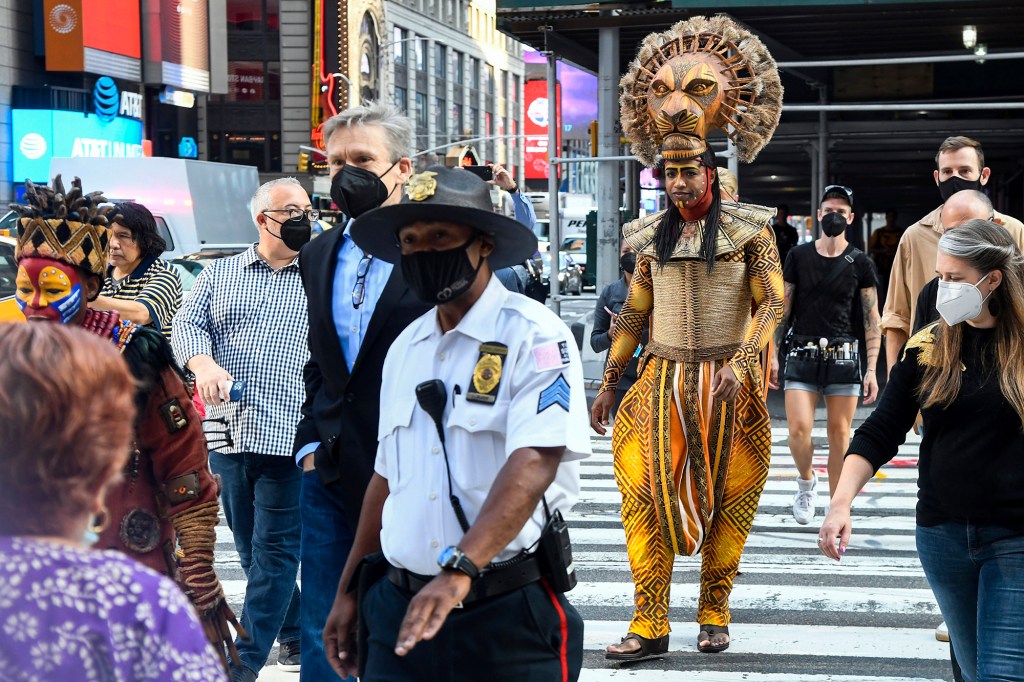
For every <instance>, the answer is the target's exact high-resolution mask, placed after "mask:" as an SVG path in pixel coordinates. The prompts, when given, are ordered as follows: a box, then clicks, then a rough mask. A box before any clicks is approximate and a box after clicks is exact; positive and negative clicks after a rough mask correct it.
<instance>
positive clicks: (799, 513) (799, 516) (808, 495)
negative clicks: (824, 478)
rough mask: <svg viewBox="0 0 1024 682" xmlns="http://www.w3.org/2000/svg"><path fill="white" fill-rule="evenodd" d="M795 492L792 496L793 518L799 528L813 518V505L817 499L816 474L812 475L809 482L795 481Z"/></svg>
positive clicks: (798, 479)
mask: <svg viewBox="0 0 1024 682" xmlns="http://www.w3.org/2000/svg"><path fill="white" fill-rule="evenodd" d="M796 485H797V491H796V495H794V496H793V518H794V519H796V522H797V523H799V524H800V525H801V526H806V525H807V524H808V523H809V522H810V520H811V519H813V518H814V503H815V502H816V501H817V499H818V491H817V490H816V488H817V487H818V474H817V473H813V474H812V477H811V479H810V480H809V481H805V480H804V479H802V478H797V479H796Z"/></svg>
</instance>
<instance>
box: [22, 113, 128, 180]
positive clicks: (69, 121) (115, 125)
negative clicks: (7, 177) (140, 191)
mask: <svg viewBox="0 0 1024 682" xmlns="http://www.w3.org/2000/svg"><path fill="white" fill-rule="evenodd" d="M11 132H12V136H11V143H12V144H11V146H12V148H13V149H12V155H13V157H14V174H13V178H14V180H15V181H16V182H24V181H25V179H26V178H27V179H29V180H32V181H33V182H42V183H45V182H49V181H50V159H52V158H54V157H61V158H62V157H106V156H119V157H132V156H142V155H143V152H142V121H137V120H134V119H130V118H124V117H122V116H116V117H114V118H113V120H111V121H109V122H104V121H103V120H101V119H100V117H99V116H97V115H96V114H91V113H90V114H81V113H78V112H74V111H57V110H51V109H14V110H13V111H11Z"/></svg>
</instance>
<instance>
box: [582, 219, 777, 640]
mask: <svg viewBox="0 0 1024 682" xmlns="http://www.w3.org/2000/svg"><path fill="white" fill-rule="evenodd" d="M670 210H675V209H670ZM774 213H775V212H774V210H773V209H769V208H765V207H761V206H753V205H749V204H737V203H731V202H723V204H722V213H721V218H720V224H719V228H718V244H717V249H716V257H715V265H714V269H713V270H712V271H711V272H710V273H709V272H708V271H707V264H706V262H705V261H704V260H702V259H700V258H699V251H700V243H701V239H702V236H703V231H704V224H703V221H699V222H691V223H686V224H685V226H684V229H683V233H682V236H681V237H680V239H679V242H678V244H677V246H676V249H675V251H674V252H673V257H672V259H671V260H670V261H669V262H667V263H666V264H665V265H664V266H663V267H662V266H661V265H659V264H658V262H657V259H656V256H655V253H654V246H653V236H654V231H655V228H656V226H657V224H658V221H659V220H660V218H661V214H656V215H654V216H648V217H647V218H644V219H642V220H637V221H633V222H632V223H629V224H628V225H626V226H625V227H624V228H623V232H624V236H625V240H626V242H627V243H628V244H629V245H630V246H631V247H633V248H634V249H635V250H636V251H637V253H638V256H637V264H636V270H635V272H634V274H633V280H632V284H631V285H630V290H629V295H628V297H627V299H626V302H625V304H624V305H623V308H622V311H621V313H620V315H619V317H618V319H617V321H616V323H615V325H614V327H613V329H612V332H611V339H612V345H611V349H610V351H609V355H608V362H607V365H606V368H605V377H604V385H603V386H602V388H601V391H602V392H604V391H608V390H613V389H614V388H615V385H616V384H617V382H618V378H619V375H620V374H621V372H622V369H623V368H624V367H625V365H626V363H627V362H628V361H629V358H630V357H631V356H632V355H633V353H634V351H635V349H636V348H637V345H638V343H639V341H640V334H641V330H642V329H643V327H644V324H645V322H647V320H648V319H650V338H651V340H650V342H649V344H648V345H647V348H646V350H645V352H644V356H643V358H642V359H641V363H640V366H641V369H640V372H639V379H638V380H637V382H636V383H635V384H634V385H633V387H632V388H631V389H630V390H629V391H628V392H627V393H626V396H625V397H624V399H623V402H622V405H621V406H620V408H619V411H618V415H617V417H616V424H615V429H614V433H613V439H612V448H613V452H614V460H615V474H616V481H617V482H618V484H619V488H620V490H621V491H622V496H623V505H622V518H623V525H624V526H625V528H626V541H627V549H628V552H629V556H630V564H631V568H632V570H633V576H634V581H635V583H636V588H637V591H636V615H635V616H634V619H633V623H632V624H631V627H630V631H631V632H635V633H637V634H639V635H641V636H644V637H649V638H650V637H660V636H662V635H664V634H666V633H667V631H668V590H669V583H670V580H671V572H672V563H673V557H674V555H675V554H685V555H693V554H696V553H697V552H698V551H701V550H703V552H702V554H703V556H702V562H703V566H702V572H701V597H700V605H699V607H698V622H700V623H702V624H715V625H725V624H727V623H728V622H729V614H728V596H729V592H730V591H731V587H732V579H733V577H734V576H735V572H736V568H737V567H738V565H739V557H740V554H741V553H742V550H743V545H744V543H745V542H746V537H747V534H748V533H749V531H750V526H751V524H752V522H753V518H754V513H755V512H756V510H757V504H758V500H759V498H760V495H761V491H762V490H763V488H764V483H765V480H766V479H767V474H768V461H769V455H770V448H771V423H770V421H769V417H768V410H767V407H766V406H765V402H764V368H763V366H762V358H763V356H762V354H761V351H762V349H763V348H764V347H765V346H766V345H767V344H768V341H769V339H770V338H771V335H772V334H773V332H774V331H775V327H776V326H777V325H778V321H779V318H780V317H781V315H782V300H783V282H782V269H781V267H780V264H779V255H778V250H777V249H776V246H775V241H774V237H773V236H772V232H771V227H770V226H769V222H770V220H771V217H772V216H773V215H774ZM752 303H753V305H752ZM752 308H753V314H751V313H752ZM725 364H728V365H729V366H730V367H731V368H732V370H733V372H734V373H735V374H736V377H737V378H738V379H739V380H740V383H741V388H740V392H739V395H738V396H737V397H736V399H735V400H733V401H730V402H724V401H721V400H715V399H713V398H712V396H711V385H712V380H713V378H714V375H715V373H716V372H718V370H719V369H720V368H721V367H722V366H723V365H725Z"/></svg>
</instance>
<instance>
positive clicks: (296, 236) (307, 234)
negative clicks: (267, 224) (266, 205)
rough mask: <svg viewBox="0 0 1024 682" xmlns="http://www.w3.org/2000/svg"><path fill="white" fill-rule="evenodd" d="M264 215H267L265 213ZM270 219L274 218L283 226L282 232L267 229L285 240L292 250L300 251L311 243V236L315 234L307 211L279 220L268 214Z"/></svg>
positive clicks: (285, 243)
mask: <svg viewBox="0 0 1024 682" xmlns="http://www.w3.org/2000/svg"><path fill="white" fill-rule="evenodd" d="M263 215H266V214H265V213H264V214H263ZM267 219H268V220H273V221H274V222H275V223H277V224H278V225H280V226H281V234H274V233H273V232H270V229H269V228H268V229H267V232H270V234H272V235H273V236H275V237H277V238H278V239H280V240H281V241H283V242H284V245H285V246H287V247H288V248H289V249H291V250H292V251H298V250H299V249H301V248H302V247H303V246H305V245H306V244H308V243H309V240H310V238H311V237H312V236H313V228H312V227H311V226H310V224H309V218H308V217H307V216H306V214H305V213H303V214H302V215H300V216H299V217H298V218H289V219H288V220H286V221H284V222H283V223H282V222H279V221H277V220H274V219H273V218H271V217H270V216H267Z"/></svg>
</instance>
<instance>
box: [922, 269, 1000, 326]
mask: <svg viewBox="0 0 1024 682" xmlns="http://www.w3.org/2000/svg"><path fill="white" fill-rule="evenodd" d="M991 274H992V273H989V275H991ZM987 278H988V275H985V276H984V277H982V278H981V279H979V280H978V281H977V282H976V283H974V284H970V283H969V282H944V281H942V280H939V291H938V293H937V294H936V295H935V309H936V310H937V311H938V312H939V315H941V316H942V319H943V320H945V321H946V324H948V325H949V326H950V327H952V326H953V325H955V324H960V323H961V322H963V321H964V320H973V319H974V318H976V317H977V316H978V315H981V309H982V306H983V305H984V304H985V300H986V299H988V296H982V295H981V290H980V289H979V288H978V285H979V284H981V283H982V282H984V281H985V280H986V279H987ZM989 295H991V292H989Z"/></svg>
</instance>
